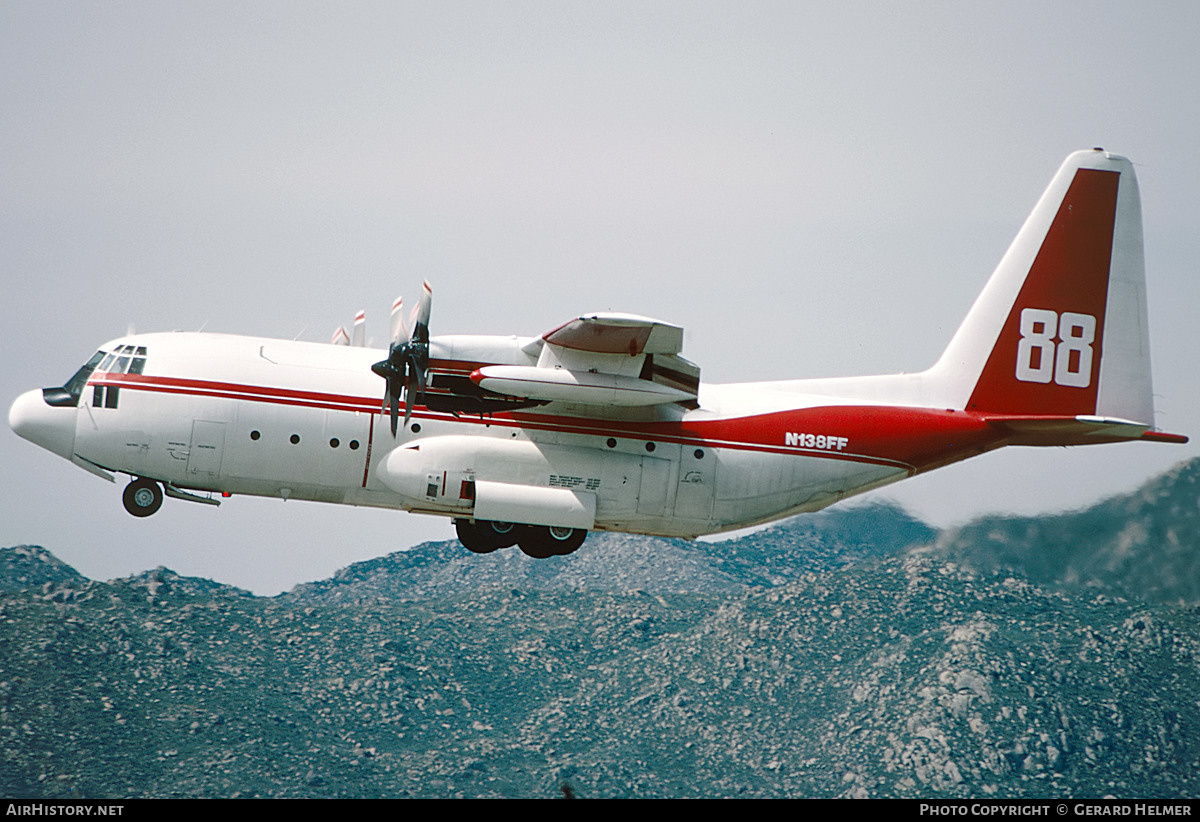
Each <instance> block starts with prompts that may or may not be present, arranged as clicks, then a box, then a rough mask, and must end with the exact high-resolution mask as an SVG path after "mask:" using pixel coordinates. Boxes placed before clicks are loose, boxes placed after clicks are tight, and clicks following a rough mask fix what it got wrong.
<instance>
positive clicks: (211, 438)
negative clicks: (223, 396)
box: [187, 420, 225, 485]
mask: <svg viewBox="0 0 1200 822" xmlns="http://www.w3.org/2000/svg"><path fill="white" fill-rule="evenodd" d="M224 451H225V423H223V422H210V421H208V420H196V421H195V422H193V423H192V442H191V445H190V446H189V448H188V461H187V477H188V483H189V484H196V485H205V484H209V483H214V482H216V480H217V477H218V476H219V475H220V473H221V456H222V454H223V453H224Z"/></svg>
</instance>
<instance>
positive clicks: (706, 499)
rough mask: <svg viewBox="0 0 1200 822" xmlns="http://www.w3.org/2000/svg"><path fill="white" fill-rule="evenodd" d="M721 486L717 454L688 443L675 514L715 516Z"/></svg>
mask: <svg viewBox="0 0 1200 822" xmlns="http://www.w3.org/2000/svg"><path fill="white" fill-rule="evenodd" d="M716 489H717V455H716V453H715V452H713V451H712V449H709V448H691V447H688V446H686V445H685V446H684V447H683V449H682V453H681V454H680V455H679V486H678V488H677V490H676V492H675V516H676V517H677V518H679V519H687V520H702V521H704V522H708V521H709V520H711V519H712V512H713V499H714V497H715V496H716Z"/></svg>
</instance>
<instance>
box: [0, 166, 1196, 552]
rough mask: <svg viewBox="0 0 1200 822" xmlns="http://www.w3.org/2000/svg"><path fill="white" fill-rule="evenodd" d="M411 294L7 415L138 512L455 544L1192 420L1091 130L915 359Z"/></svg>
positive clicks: (135, 353)
mask: <svg viewBox="0 0 1200 822" xmlns="http://www.w3.org/2000/svg"><path fill="white" fill-rule="evenodd" d="M430 303H431V292H430V289H429V287H428V285H426V286H425V289H424V292H423V294H422V296H421V299H420V301H419V303H418V305H417V308H416V310H415V311H414V313H413V316H412V320H411V325H412V328H411V330H406V329H405V328H404V327H403V325H402V323H401V322H400V321H399V318H400V316H401V310H400V305H399V302H398V303H397V306H396V307H395V309H394V310H393V334H392V339H393V342H392V344H391V346H390V348H389V349H388V351H386V352H381V351H376V350H370V349H368V348H366V347H364V346H363V345H362V344H361V341H362V338H363V335H362V333H361V323H359V324H356V333H355V340H356V344H353V345H351V344H349V341H350V336H349V335H348V334H346V333H345V331H344V330H340V332H339V334H338V335H336V337H335V342H340V343H343V344H341V345H336V344H315V343H304V342H292V341H284V340H273V339H258V338H253V337H240V336H227V335H218V334H202V333H166V334H139V335H131V336H127V337H123V338H120V339H116V340H113V341H112V342H110V343H107V344H105V345H104V346H102V347H101V349H100V350H99V351H97V352H96V354H95V355H94V356H93V357H92V358H91V359H89V360H88V362H87V364H86V365H84V366H83V368H81V369H80V370H79V371H78V372H77V373H76V374H75V376H73V377H72V378H71V379H70V380H68V381H67V383H66V384H65V385H63V386H62V387H60V388H46V389H42V390H40V391H30V392H27V393H25V394H23V395H21V396H20V397H19V398H18V399H17V400H16V402H14V403H13V406H12V409H11V411H10V412H9V424H10V425H11V426H12V428H13V430H14V431H16V432H17V433H18V434H19V435H20V436H22V437H24V438H26V439H28V440H30V441H32V442H34V443H36V444H38V445H40V446H42V447H43V448H46V449H47V450H50V451H52V452H54V453H56V454H58V455H60V456H62V457H64V458H66V459H68V460H70V461H71V462H73V463H75V464H76V465H78V466H80V467H81V468H84V469H85V470H87V471H90V472H92V473H93V474H96V475H98V476H101V477H104V478H106V479H109V480H110V481H111V480H113V479H114V474H116V473H124V474H129V475H130V476H131V477H132V478H133V480H132V482H130V484H129V485H128V487H127V488H126V490H125V493H124V501H125V506H126V508H127V509H128V510H129V511H130V513H132V514H134V515H135V516H148V515H150V514H153V513H154V512H155V511H156V510H158V508H159V506H160V505H161V503H162V499H163V494H164V492H165V494H166V495H167V496H171V497H175V498H179V499H186V500H193V501H200V502H207V503H212V504H216V503H217V502H218V500H217V499H216V498H215V497H214V496H213V494H220V495H222V496H230V495H233V494H252V495H257V496H267V497H282V498H284V499H307V500H319V501H324V502H337V503H346V504H350V505H370V506H379V507H387V508H403V509H406V510H409V511H413V512H417V513H423V514H437V515H441V516H446V517H451V518H453V519H454V521H455V523H456V525H457V530H458V535H459V539H460V540H461V541H462V543H463V544H464V545H465V546H466V547H467V548H469V549H471V550H472V551H476V552H481V553H482V552H488V551H492V550H495V549H497V548H501V547H507V546H511V545H514V544H515V545H519V546H520V548H521V550H522V551H524V552H525V553H527V554H529V555H531V556H537V557H546V556H551V555H555V554H566V553H570V552H571V551H574V550H575V549H576V548H578V547H579V546H580V544H582V542H583V540H584V538H585V537H586V535H587V532H588V531H589V530H611V531H626V532H632V533H642V534H656V535H663V536H680V537H695V536H698V535H701V534H707V533H713V532H718V531H723V530H730V529H734V528H740V527H744V526H747V525H752V524H757V523H762V522H766V521H769V520H773V519H776V518H779V517H784V516H787V515H790V514H796V513H799V512H805V511H815V510H817V509H820V508H823V507H825V506H827V505H829V504H831V503H833V502H836V501H838V500H840V499H843V498H844V497H847V496H850V495H851V494H857V493H861V492H863V491H866V490H868V489H872V488H878V487H880V486H882V485H886V484H888V483H891V482H895V481H897V480H900V479H904V478H905V477H909V476H912V475H914V474H917V473H920V472H923V471H929V470H931V469H933V468H939V467H941V466H943V465H948V464H950V463H953V462H957V461H959V460H963V459H966V458H968V457H973V456H975V455H977V454H982V453H984V452H986V451H991V450H993V449H996V448H1000V447H1003V446H1006V445H1083V444H1088V443H1109V442H1118V441H1123V440H1151V441H1157V442H1186V441H1187V439H1186V437H1183V436H1179V435H1176V434H1167V433H1163V432H1160V431H1157V430H1155V428H1154V407H1153V399H1152V392H1151V386H1150V351H1149V340H1148V332H1147V323H1146V295H1145V278H1144V272H1143V256H1142V218H1141V206H1140V202H1139V197H1138V188H1137V181H1136V179H1135V178H1134V173H1133V167H1132V166H1131V164H1130V163H1129V161H1128V160H1126V159H1125V158H1123V157H1118V156H1116V155H1113V154H1109V153H1107V152H1105V151H1103V150H1101V149H1094V150H1090V151H1080V152H1076V153H1074V154H1072V155H1071V156H1070V157H1068V158H1067V160H1066V162H1065V163H1064V164H1063V165H1062V167H1061V168H1060V169H1059V171H1058V173H1057V174H1056V175H1055V177H1054V179H1053V180H1052V181H1051V183H1050V186H1049V188H1047V189H1046V192H1045V193H1044V194H1043V195H1042V198H1041V200H1040V201H1039V202H1038V204H1037V206H1036V207H1035V208H1034V210H1033V213H1032V214H1031V215H1030V217H1029V218H1028V220H1027V221H1026V222H1025V224H1024V226H1023V227H1022V228H1021V230H1020V233H1019V234H1018V235H1017V237H1016V239H1015V240H1014V242H1013V244H1012V246H1011V247H1010V248H1009V250H1008V252H1007V253H1006V254H1005V255H1004V258H1003V259H1002V260H1001V262H1000V265H999V267H998V268H997V269H996V271H995V273H994V274H993V275H992V277H991V279H990V281H989V282H988V283H987V286H986V287H985V289H984V291H983V293H982V295H981V296H980V297H979V299H978V300H977V301H976V303H975V305H974V306H973V307H972V309H971V311H970V313H969V314H968V315H967V318H966V320H965V321H964V322H963V324H962V326H961V327H960V328H959V330H958V332H957V333H956V335H955V336H954V338H953V339H952V340H951V342H950V345H949V347H948V348H947V349H946V352H945V353H944V354H943V355H942V357H941V359H939V360H938V362H937V363H936V364H935V365H934V366H933V367H932V368H930V369H929V370H927V371H925V372H922V373H917V374H901V375H892V376H880V377H852V378H843V379H815V380H797V381H787V382H761V383H744V384H733V385H702V384H701V383H700V370H699V368H697V367H696V366H695V365H693V364H692V363H690V362H688V361H687V360H686V359H684V358H683V357H681V356H680V350H681V346H682V340H683V334H682V330H681V329H680V328H679V327H677V326H674V325H671V324H669V323H664V322H659V321H657V320H652V319H648V318H644V317H639V316H634V315H628V314H612V313H606V314H587V315H583V316H580V317H577V318H576V319H573V320H571V321H570V322H568V323H566V324H565V325H562V326H559V327H558V328H555V329H554V330H552V331H550V332H548V333H546V334H543V335H542V336H540V337H524V338H522V337H490V336H445V337H441V336H433V337H431V336H429V316H430ZM380 377H382V378H383V382H382V385H381V383H380ZM381 394H382V395H383V399H382V401H381V399H380V397H381ZM401 406H403V413H402V414H401Z"/></svg>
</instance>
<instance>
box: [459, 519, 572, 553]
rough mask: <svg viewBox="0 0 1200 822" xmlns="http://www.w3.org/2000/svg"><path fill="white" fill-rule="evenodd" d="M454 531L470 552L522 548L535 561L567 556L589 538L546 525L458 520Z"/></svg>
mask: <svg viewBox="0 0 1200 822" xmlns="http://www.w3.org/2000/svg"><path fill="white" fill-rule="evenodd" d="M454 528H455V530H456V531H457V532H458V541H459V542H461V543H462V544H463V545H464V546H465V547H466V548H467V550H468V551H474V552H475V553H477V554H490V553H491V552H492V551H497V550H499V549H501V548H510V547H512V546H513V545H516V546H518V547H519V548H520V549H521V552H522V553H523V554H525V555H526V556H530V557H533V558H534V559H546V558H547V557H558V556H565V555H567V554H570V553H573V552H574V551H576V550H578V548H579V546H581V545H583V541H584V540H585V539H587V535H588V532H587V531H585V530H584V529H582V528H557V527H553V526H545V525H514V524H513V523H511V522H493V521H489V520H476V521H474V522H472V521H471V520H467V519H456V520H455V521H454Z"/></svg>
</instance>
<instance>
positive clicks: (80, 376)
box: [42, 351, 105, 406]
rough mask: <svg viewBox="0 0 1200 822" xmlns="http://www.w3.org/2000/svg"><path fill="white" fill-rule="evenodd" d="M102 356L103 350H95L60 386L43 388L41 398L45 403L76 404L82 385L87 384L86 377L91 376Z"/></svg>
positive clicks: (58, 404) (56, 404) (81, 391)
mask: <svg viewBox="0 0 1200 822" xmlns="http://www.w3.org/2000/svg"><path fill="white" fill-rule="evenodd" d="M104 356H105V354H104V352H103V351H97V352H96V353H95V354H93V355H92V358H91V359H90V360H88V361H87V363H85V364H84V366H83V368H80V369H79V370H78V371H76V372H75V375H74V376H73V377H71V379H69V380H67V383H66V385H64V386H62V387H61V388H43V389H42V399H44V400H45V401H46V404H47V405H55V406H78V405H79V397H80V395H81V394H82V393H83V387H84V386H85V385H87V381H88V378H89V377H90V376H92V372H93V371H95V370H96V366H98V365H99V364H100V361H101V360H103V359H104Z"/></svg>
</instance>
